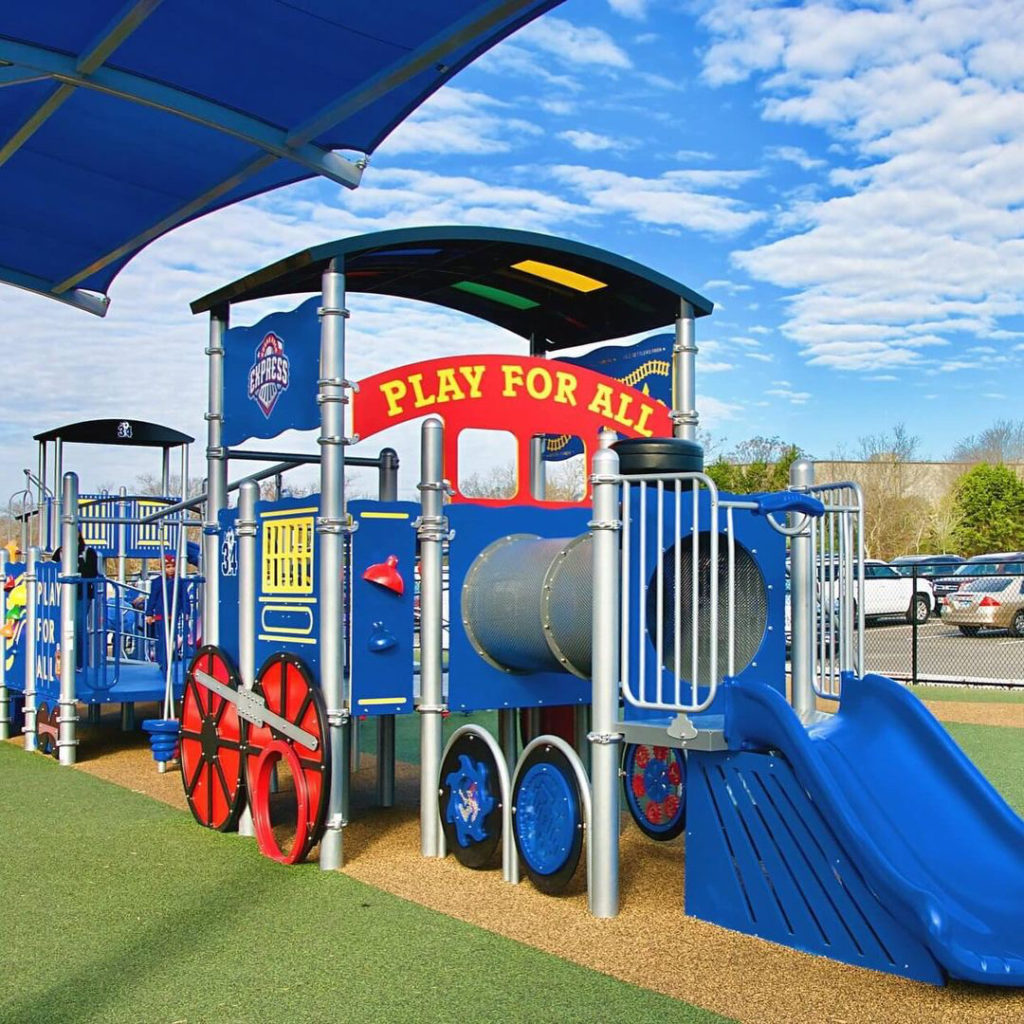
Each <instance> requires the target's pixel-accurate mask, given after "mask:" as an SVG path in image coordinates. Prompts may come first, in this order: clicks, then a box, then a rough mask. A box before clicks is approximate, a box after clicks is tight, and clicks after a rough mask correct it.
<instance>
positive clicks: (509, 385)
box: [501, 363, 523, 398]
mask: <svg viewBox="0 0 1024 1024" xmlns="http://www.w3.org/2000/svg"><path fill="white" fill-rule="evenodd" d="M501 372H502V373H503V374H504V375H505V387H504V388H503V390H502V392H501V395H502V398H515V396H516V389H517V388H521V387H522V386H523V368H522V367H521V366H519V365H518V364H517V363H503V364H502V367H501Z"/></svg>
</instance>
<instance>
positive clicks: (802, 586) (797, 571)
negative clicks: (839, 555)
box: [789, 459, 835, 720]
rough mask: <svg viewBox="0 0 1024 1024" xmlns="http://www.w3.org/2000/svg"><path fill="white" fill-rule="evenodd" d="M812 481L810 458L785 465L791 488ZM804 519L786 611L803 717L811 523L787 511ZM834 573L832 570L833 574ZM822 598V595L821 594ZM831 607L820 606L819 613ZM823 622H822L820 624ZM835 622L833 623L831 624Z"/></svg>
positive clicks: (811, 620) (809, 690) (809, 680)
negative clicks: (788, 609)
mask: <svg viewBox="0 0 1024 1024" xmlns="http://www.w3.org/2000/svg"><path fill="white" fill-rule="evenodd" d="M813 485H814V463H813V462H811V461H810V459H797V460H796V462H794V463H793V465H792V466H790V467H789V486H790V488H791V489H792V490H794V491H802V490H806V489H807V488H808V487H812V486H813ZM801 519H802V520H804V522H805V525H804V529H803V530H801V531H800V532H799V533H798V534H796V535H795V536H794V537H792V538H791V540H790V568H789V574H790V595H789V599H790V612H791V621H792V631H793V638H792V643H791V646H790V654H791V659H792V701H793V710H794V711H795V712H796V713H797V715H798V716H799V717H800V718H801V719H803V720H806V719H807V717H808V716H810V715H811V714H812V713H813V711H814V709H815V701H814V641H815V611H814V604H815V602H814V553H813V550H812V540H811V527H810V522H809V519H808V517H807V516H804V515H802V514H801V513H791V514H790V516H789V525H790V526H794V525H796V523H798V522H799V521H800V520H801ZM833 575H834V574H833ZM822 601H823V602H824V595H822ZM831 614H832V609H831V608H828V609H825V608H823V609H822V615H823V616H827V615H831ZM824 625H825V622H822V626H823V627H824ZM834 625H835V624H834V623H833V626H834Z"/></svg>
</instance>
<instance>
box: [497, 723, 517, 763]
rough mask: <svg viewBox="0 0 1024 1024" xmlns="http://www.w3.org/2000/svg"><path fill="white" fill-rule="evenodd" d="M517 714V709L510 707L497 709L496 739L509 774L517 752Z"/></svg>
mask: <svg viewBox="0 0 1024 1024" xmlns="http://www.w3.org/2000/svg"><path fill="white" fill-rule="evenodd" d="M518 714H519V712H518V711H514V710H512V709H511V708H499V709H498V741H499V742H500V743H501V752H502V753H503V754H504V755H505V764H506V765H508V770H509V774H510V775H511V774H512V772H513V771H515V767H516V759H517V757H518V753H519V750H518V744H517V742H516V715H518Z"/></svg>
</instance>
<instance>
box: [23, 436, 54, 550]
mask: <svg viewBox="0 0 1024 1024" xmlns="http://www.w3.org/2000/svg"><path fill="white" fill-rule="evenodd" d="M46 448H47V442H46V441H40V442H39V479H38V480H37V481H36V495H37V496H38V497H37V499H36V508H37V509H39V516H38V518H39V522H37V523H36V537H37V538H38V543H39V546H40V547H41V548H45V547H46V539H47V532H46V531H47V529H48V525H47V519H48V517H47V515H46ZM24 550H25V552H26V555H27V553H28V548H27V547H26V548H25V549H24Z"/></svg>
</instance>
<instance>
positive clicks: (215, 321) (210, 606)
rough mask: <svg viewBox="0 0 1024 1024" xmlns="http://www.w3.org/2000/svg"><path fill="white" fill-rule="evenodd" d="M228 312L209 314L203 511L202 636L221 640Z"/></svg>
mask: <svg viewBox="0 0 1024 1024" xmlns="http://www.w3.org/2000/svg"><path fill="white" fill-rule="evenodd" d="M228 316H229V311H228V308H227V307H226V306H225V307H224V308H223V309H218V310H213V311H212V312H211V313H210V343H209V345H208V346H207V349H206V355H207V358H208V365H209V393H208V397H207V412H206V490H207V498H206V511H205V515H204V517H203V576H205V578H206V583H205V584H204V585H203V639H204V641H205V642H206V643H208V644H217V643H219V642H220V605H219V599H220V532H219V529H218V519H217V515H218V513H219V512H220V510H221V509H223V508H227V504H228V462H227V456H226V454H225V452H224V332H225V331H227V329H228Z"/></svg>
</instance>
